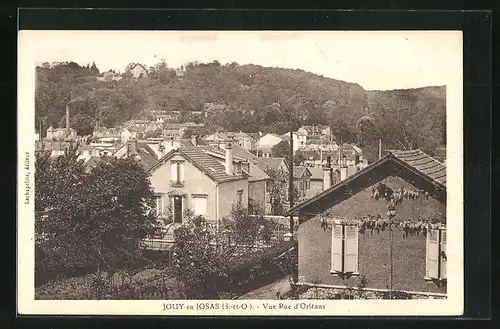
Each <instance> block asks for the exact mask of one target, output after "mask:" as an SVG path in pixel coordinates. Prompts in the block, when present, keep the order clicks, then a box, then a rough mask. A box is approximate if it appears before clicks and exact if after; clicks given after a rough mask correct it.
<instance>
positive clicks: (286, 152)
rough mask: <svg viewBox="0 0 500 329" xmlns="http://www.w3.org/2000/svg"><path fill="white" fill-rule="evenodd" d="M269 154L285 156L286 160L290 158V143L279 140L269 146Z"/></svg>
mask: <svg viewBox="0 0 500 329" xmlns="http://www.w3.org/2000/svg"><path fill="white" fill-rule="evenodd" d="M271 154H272V155H273V157H280V158H286V159H287V161H288V159H289V158H290V143H288V142H287V141H281V142H279V143H278V144H276V145H274V146H273V147H272V148H271Z"/></svg>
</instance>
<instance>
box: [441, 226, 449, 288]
mask: <svg viewBox="0 0 500 329" xmlns="http://www.w3.org/2000/svg"><path fill="white" fill-rule="evenodd" d="M440 231H441V251H442V253H443V255H440V261H441V273H440V279H442V280H446V260H447V259H446V258H447V257H448V255H447V254H446V229H443V230H440Z"/></svg>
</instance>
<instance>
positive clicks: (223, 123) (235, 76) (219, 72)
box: [35, 61, 446, 154]
mask: <svg viewBox="0 0 500 329" xmlns="http://www.w3.org/2000/svg"><path fill="white" fill-rule="evenodd" d="M130 67H131V65H129V66H128V67H127V68H126V70H125V73H124V74H122V75H121V76H122V77H123V78H122V79H121V80H108V81H102V80H103V79H97V77H98V76H100V75H101V73H102V72H99V69H98V68H97V67H96V66H95V64H92V65H87V66H80V65H78V64H77V63H73V62H69V63H52V64H49V63H44V64H42V65H40V66H38V67H37V68H36V72H37V78H36V81H37V84H36V97H35V106H36V123H37V130H38V129H40V127H41V129H42V131H43V130H46V129H47V128H48V127H49V126H50V125H52V126H53V127H57V126H62V125H63V124H64V120H65V107H66V104H69V106H70V111H71V117H70V121H71V125H72V127H74V128H75V129H77V131H78V133H79V134H80V135H84V134H89V133H91V132H92V129H93V127H94V125H95V120H96V119H97V118H98V119H99V123H100V125H101V126H106V127H113V126H116V125H118V124H120V123H122V122H124V121H127V120H129V119H132V118H147V117H148V115H149V114H148V113H149V111H150V110H167V111H170V110H177V111H181V121H197V122H203V123H205V126H206V127H205V129H204V131H203V132H204V133H208V132H212V131H216V130H227V131H240V130H241V131H246V132H258V131H261V132H276V133H280V134H282V133H285V132H287V131H289V130H290V127H292V128H293V129H297V128H298V127H299V126H300V125H302V124H328V125H330V126H331V127H332V130H333V132H334V134H336V135H337V136H342V137H343V140H344V141H350V142H357V143H358V144H360V146H362V147H364V148H366V149H367V150H368V152H371V151H373V150H374V149H376V147H377V146H376V145H377V141H378V138H382V141H383V145H384V146H385V147H386V148H398V149H412V148H417V147H418V148H421V149H423V150H425V151H426V152H429V153H431V154H432V152H433V150H434V148H435V147H436V146H437V145H439V144H445V142H446V141H445V137H444V136H445V127H446V123H445V122H446V118H445V115H446V110H445V108H446V101H445V95H446V90H445V87H425V88H419V89H408V90H392V91H366V90H364V89H363V88H362V87H361V86H359V85H357V84H354V83H347V82H343V81H338V80H334V79H330V78H326V77H322V76H318V75H315V74H312V73H309V72H305V71H302V70H292V69H282V68H268V67H262V66H257V65H238V64H237V63H230V64H226V65H221V64H220V63H219V62H217V61H214V62H211V63H197V62H193V63H188V64H187V65H185V67H183V68H182V69H183V74H182V75H178V74H176V69H174V68H171V67H169V66H168V64H167V63H166V62H165V61H162V62H160V63H158V64H156V65H155V66H153V67H150V68H148V74H147V76H146V77H144V78H139V79H134V78H133V77H132V75H131V74H130V72H128V69H129V68H130ZM383 78H384V77H381V79H383ZM205 103H213V104H225V105H226V108H225V110H222V111H219V112H216V113H212V114H211V115H209V116H208V117H206V118H204V117H195V116H193V115H192V114H191V112H192V111H196V110H201V109H202V108H203V107H204V104H205Z"/></svg>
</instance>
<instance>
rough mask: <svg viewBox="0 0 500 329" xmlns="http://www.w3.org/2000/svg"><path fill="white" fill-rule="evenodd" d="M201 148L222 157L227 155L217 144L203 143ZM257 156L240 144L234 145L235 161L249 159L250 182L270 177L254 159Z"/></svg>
mask: <svg viewBox="0 0 500 329" xmlns="http://www.w3.org/2000/svg"><path fill="white" fill-rule="evenodd" d="M200 148H201V149H203V150H204V151H207V152H211V153H212V154H217V155H218V156H219V157H220V158H224V157H225V150H222V149H221V148H219V147H215V146H210V145H202V146H200ZM255 158H257V157H256V156H255V155H253V154H252V153H250V152H247V151H246V150H245V149H243V148H241V147H239V146H238V145H233V159H234V160H235V161H248V162H249V163H250V168H249V169H250V172H248V173H247V174H248V175H249V177H248V181H249V182H255V181H261V180H265V179H270V178H271V177H269V175H268V174H266V173H265V172H264V170H262V169H261V168H259V167H258V166H257V165H256V164H255V163H254V161H253V159H255Z"/></svg>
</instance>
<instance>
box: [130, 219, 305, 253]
mask: <svg viewBox="0 0 500 329" xmlns="http://www.w3.org/2000/svg"><path fill="white" fill-rule="evenodd" d="M249 217H251V218H260V217H261V216H259V215H249ZM263 218H264V219H266V220H268V221H271V222H272V223H273V226H272V229H271V231H270V234H269V236H268V237H269V241H267V243H264V242H263V241H256V243H255V244H254V245H252V246H249V245H240V246H239V248H246V249H248V248H252V249H255V250H259V249H262V248H266V247H268V246H269V245H272V244H273V243H279V242H282V241H284V240H285V234H286V233H288V232H289V225H290V223H289V220H290V218H289V217H285V216H272V215H264V216H263ZM294 221H295V230H296V228H297V226H298V217H294ZM204 227H205V229H207V230H208V231H209V232H210V233H212V234H217V233H218V232H220V228H219V227H218V225H217V223H216V222H206V223H204ZM225 234H227V236H228V237H229V240H230V241H231V240H232V241H237V238H236V237H234V235H233V233H232V232H225ZM173 244H174V241H173V240H166V239H154V238H147V239H143V240H141V242H140V244H139V247H140V248H142V249H146V250H151V251H167V250H170V249H171V248H172V246H173Z"/></svg>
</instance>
